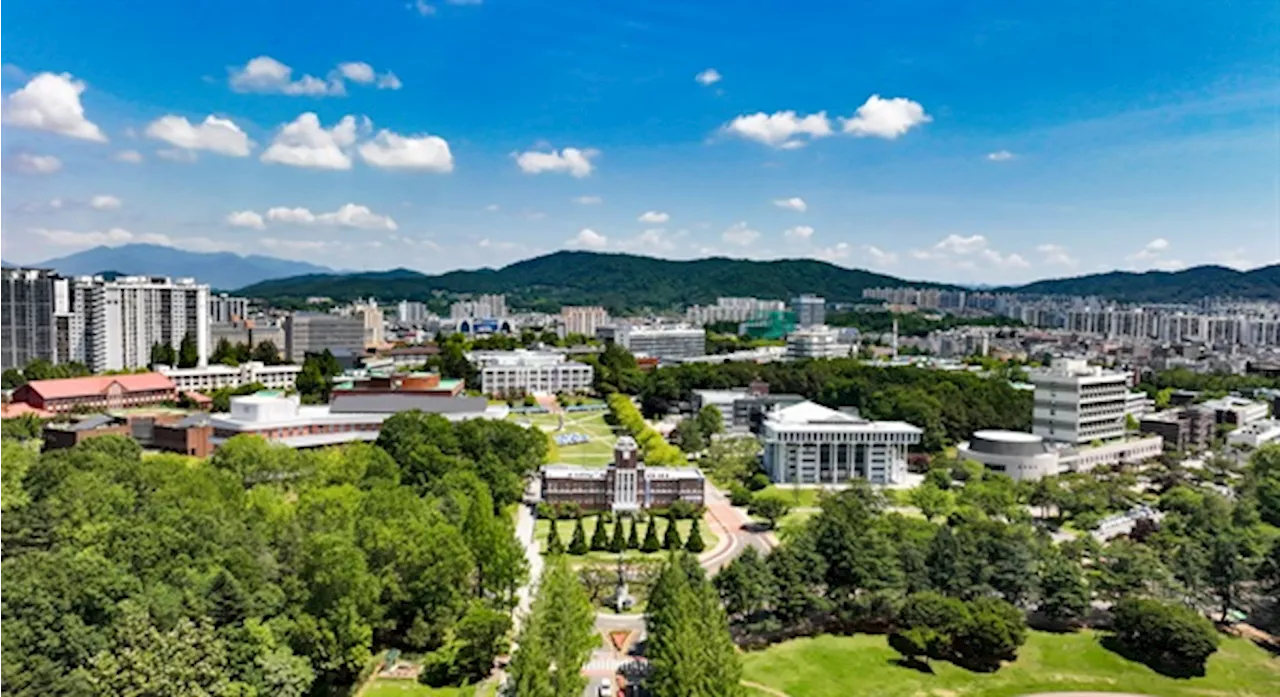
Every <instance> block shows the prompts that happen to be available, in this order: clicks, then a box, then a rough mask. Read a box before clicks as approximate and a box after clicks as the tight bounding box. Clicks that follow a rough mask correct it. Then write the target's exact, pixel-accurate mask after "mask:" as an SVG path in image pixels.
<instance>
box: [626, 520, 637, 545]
mask: <svg viewBox="0 0 1280 697" xmlns="http://www.w3.org/2000/svg"><path fill="white" fill-rule="evenodd" d="M639 525H640V521H638V520H636V519H634V518H632V519H631V525H630V528H631V533H630V534H629V535H627V549H640V535H639V533H637V532H636V528H637V527H638V526H639Z"/></svg>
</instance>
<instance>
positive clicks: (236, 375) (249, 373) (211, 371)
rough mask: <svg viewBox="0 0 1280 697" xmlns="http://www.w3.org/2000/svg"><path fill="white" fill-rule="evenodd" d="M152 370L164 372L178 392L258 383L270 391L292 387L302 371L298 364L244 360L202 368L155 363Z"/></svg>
mask: <svg viewBox="0 0 1280 697" xmlns="http://www.w3.org/2000/svg"><path fill="white" fill-rule="evenodd" d="M156 372H158V373H160V374H161V375H166V376H168V378H169V379H170V380H173V384H174V385H176V386H177V388H178V390H179V391H181V392H186V391H188V390H195V391H198V392H213V391H215V390H221V389H224V388H236V387H243V386H245V385H253V384H258V385H262V386H263V387H265V388H268V389H273V390H289V389H293V387H294V383H296V382H297V380H298V373H301V372H302V366H300V365H292V364H287V365H267V364H265V363H261V362H258V361H246V362H244V363H241V364H240V365H208V366H204V367H203V368H200V367H197V368H174V367H172V366H167V365H158V366H156Z"/></svg>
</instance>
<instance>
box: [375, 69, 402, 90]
mask: <svg viewBox="0 0 1280 697" xmlns="http://www.w3.org/2000/svg"><path fill="white" fill-rule="evenodd" d="M376 86H377V88H378V89H380V90H398V89H400V88H401V87H403V86H404V83H403V82H400V78H398V77H396V74H395V73H383V74H381V75H379V76H378V82H377V83H376Z"/></svg>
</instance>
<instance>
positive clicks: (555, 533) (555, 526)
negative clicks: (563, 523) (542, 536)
mask: <svg viewBox="0 0 1280 697" xmlns="http://www.w3.org/2000/svg"><path fill="white" fill-rule="evenodd" d="M547 554H564V544H563V543H562V542H560V521H558V520H555V519H554V518H553V519H552V520H551V531H550V532H548V533H547Z"/></svg>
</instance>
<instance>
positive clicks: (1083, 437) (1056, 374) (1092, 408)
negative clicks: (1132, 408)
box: [1031, 359, 1129, 445]
mask: <svg viewBox="0 0 1280 697" xmlns="http://www.w3.org/2000/svg"><path fill="white" fill-rule="evenodd" d="M1128 380H1129V376H1128V374H1127V373H1121V372H1116V371H1108V370H1103V369H1102V368H1100V367H1098V366H1091V365H1089V364H1088V363H1087V362H1086V361H1084V360H1081V359H1059V360H1055V361H1054V362H1053V365H1052V366H1051V367H1049V368H1048V369H1045V370H1040V371H1035V372H1033V373H1032V374H1031V382H1032V383H1033V384H1034V385H1035V388H1036V390H1035V406H1034V407H1033V412H1032V416H1031V423H1032V426H1031V431H1032V433H1034V434H1035V435H1037V436H1041V437H1043V438H1044V439H1045V440H1047V441H1056V442H1059V443H1067V444H1070V445H1088V444H1090V443H1092V442H1094V441H1110V440H1119V439H1121V438H1123V437H1124V415H1125V407H1126V402H1127V401H1128V396H1129V389H1128Z"/></svg>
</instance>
